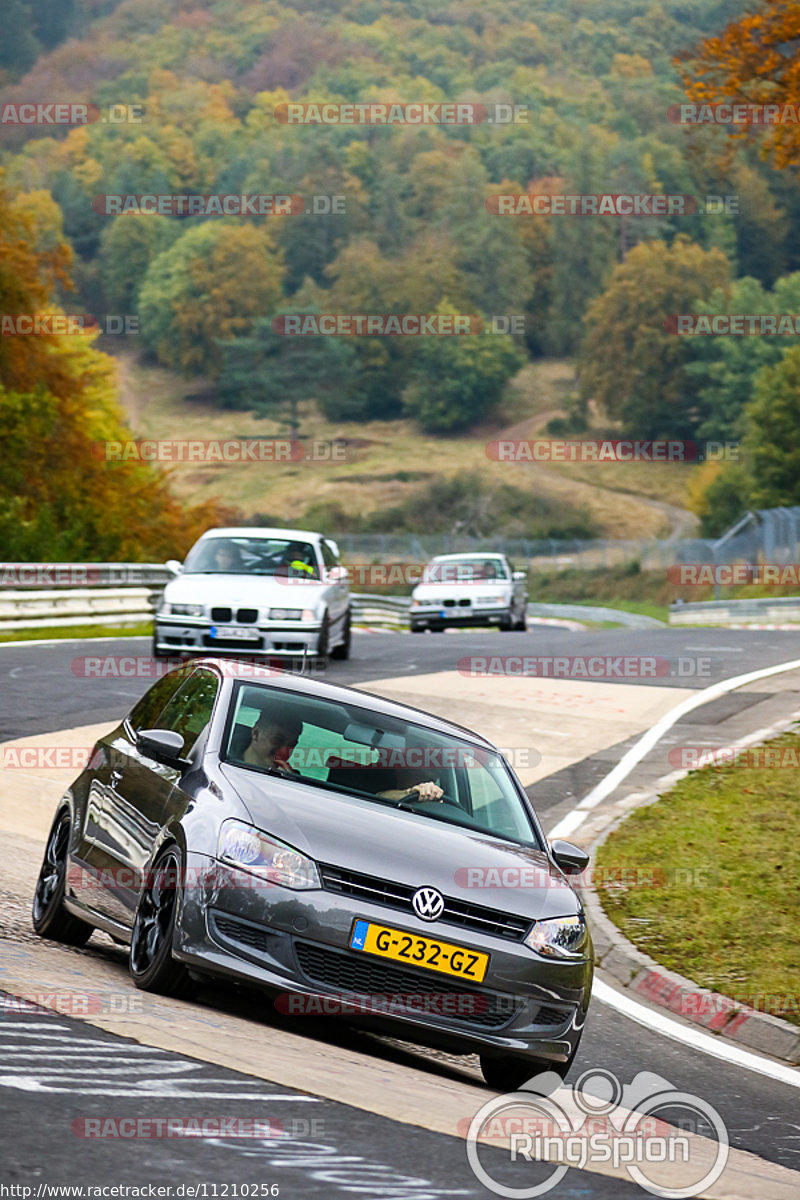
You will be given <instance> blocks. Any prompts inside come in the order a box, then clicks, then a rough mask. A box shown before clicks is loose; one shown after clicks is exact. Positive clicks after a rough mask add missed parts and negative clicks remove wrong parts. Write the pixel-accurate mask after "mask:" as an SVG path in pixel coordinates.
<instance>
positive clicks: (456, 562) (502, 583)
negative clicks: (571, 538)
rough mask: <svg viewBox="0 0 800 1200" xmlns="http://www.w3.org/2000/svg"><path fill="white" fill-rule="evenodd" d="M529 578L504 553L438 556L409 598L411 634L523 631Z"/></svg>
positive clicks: (427, 567) (430, 563)
mask: <svg viewBox="0 0 800 1200" xmlns="http://www.w3.org/2000/svg"><path fill="white" fill-rule="evenodd" d="M525 579H526V576H525V572H524V571H512V569H511V566H510V565H509V562H508V559H507V558H506V556H505V555H504V554H494V553H486V554H475V553H471V554H440V555H439V556H438V557H437V558H434V559H432V560H431V562H429V563H428V565H427V566H426V568H425V570H424V572H423V575H422V579H421V581H420V583H418V584H417V586H416V587H415V588H414V591H413V593H412V595H411V632H412V633H422V632H423V630H425V629H431V630H434V631H441V630H443V629H445V628H448V627H451V626H464V625H496V626H497V627H498V628H499V629H504V630H508V629H525V612H526V608H527V604H528V592H527V589H526V586H525Z"/></svg>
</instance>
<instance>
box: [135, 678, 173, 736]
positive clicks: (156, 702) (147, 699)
mask: <svg viewBox="0 0 800 1200" xmlns="http://www.w3.org/2000/svg"><path fill="white" fill-rule="evenodd" d="M185 682H186V674H185V672H181V671H177V672H176V673H175V674H172V673H170V674H169V675H164V676H162V678H161V679H159V681H158V682H157V683H154V684H153V686H152V687H151V688H149V689H148V690H147V691H146V692H145V694H144V695H143V696H142V698H141V700H139V701H137V703H136V704H135V705H134V706H133V708H132V709H131V711H130V712H129V714H128V721H129V723H130V725H131V727H132V729H133V731H134V733H138V732H139V730H140V729H156V728H158V724H159V722H158V718H159V717H160V715H161V713H162V712H163V711H164V706H165V705H166V704H168V703H169V701H170V700H171V699H172V697H173V696H174V695H175V693H176V692H177V690H178V688H179V687H180V686H181V684H182V683H185Z"/></svg>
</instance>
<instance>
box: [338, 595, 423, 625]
mask: <svg viewBox="0 0 800 1200" xmlns="http://www.w3.org/2000/svg"><path fill="white" fill-rule="evenodd" d="M410 607H411V597H410V596H374V595H369V594H368V593H366V592H361V593H359V592H354V593H353V594H352V595H351V596H350V608H351V612H352V615H353V621H354V622H355V623H356V624H357V625H387V626H389V627H390V628H394V629H399V628H405V627H406V626H407V625H408V610H409V608H410Z"/></svg>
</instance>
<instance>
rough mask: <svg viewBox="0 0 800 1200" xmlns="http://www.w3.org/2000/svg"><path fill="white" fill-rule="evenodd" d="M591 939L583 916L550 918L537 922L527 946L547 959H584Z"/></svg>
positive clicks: (527, 939)
mask: <svg viewBox="0 0 800 1200" xmlns="http://www.w3.org/2000/svg"><path fill="white" fill-rule="evenodd" d="M588 938H589V931H588V929H587V928H586V921H585V920H584V918H583V917H582V916H574V917H550V918H549V919H548V920H546V921H537V922H536V924H535V925H534V926H533V928H532V929H531V931H530V933H529V934H528V936H527V937H526V938H525V945H526V946H528V947H530V949H531V950H535V951H536V953H537V954H543V955H544V956H545V957H546V958H582V957H583V952H584V950H585V949H586V943H587V941H588Z"/></svg>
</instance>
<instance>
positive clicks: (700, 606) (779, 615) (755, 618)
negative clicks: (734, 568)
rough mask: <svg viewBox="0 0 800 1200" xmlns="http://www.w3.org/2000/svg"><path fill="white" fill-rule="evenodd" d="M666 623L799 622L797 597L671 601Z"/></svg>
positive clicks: (799, 597) (799, 602)
mask: <svg viewBox="0 0 800 1200" xmlns="http://www.w3.org/2000/svg"><path fill="white" fill-rule="evenodd" d="M669 623H670V625H773V624H774V625H784V624H785V625H791V624H800V596H775V597H774V598H770V597H769V596H767V597H764V598H754V599H748V600H702V601H689V602H687V603H685V604H672V605H671V606H670V610H669Z"/></svg>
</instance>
